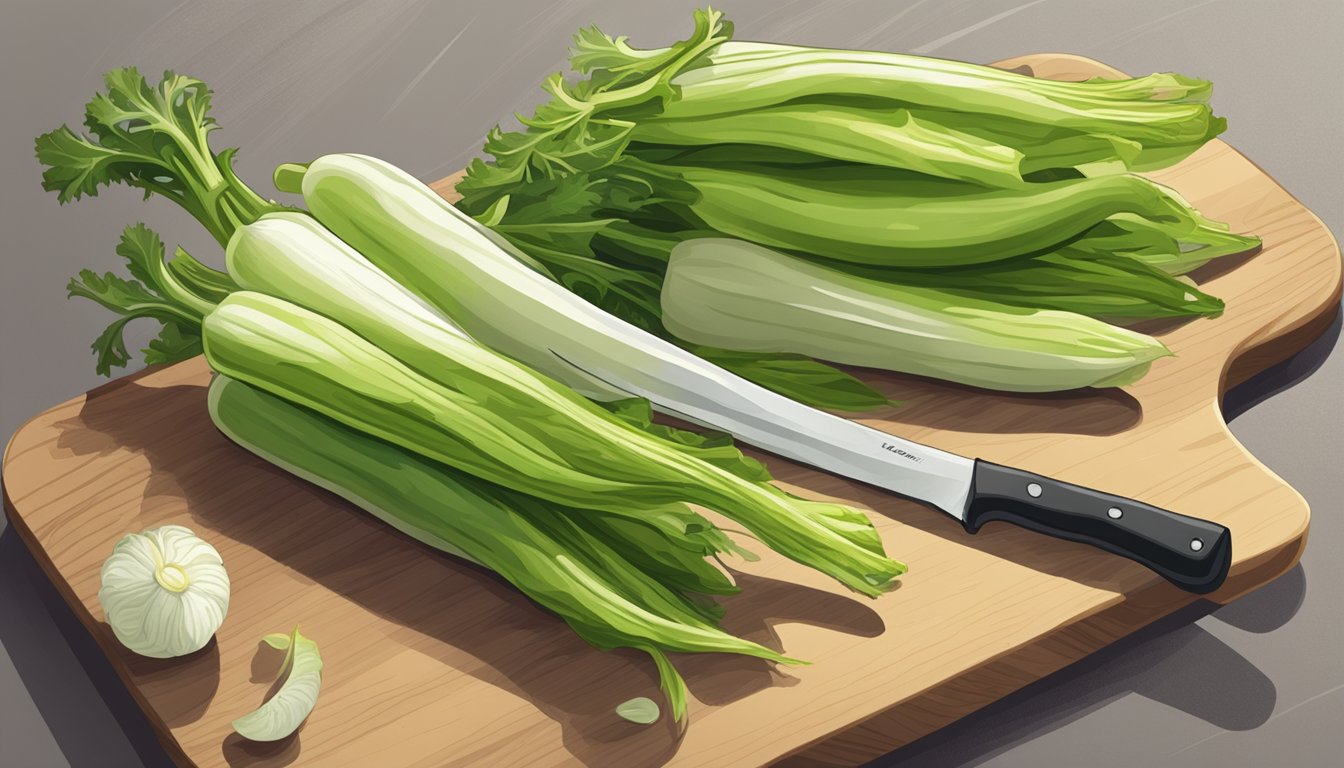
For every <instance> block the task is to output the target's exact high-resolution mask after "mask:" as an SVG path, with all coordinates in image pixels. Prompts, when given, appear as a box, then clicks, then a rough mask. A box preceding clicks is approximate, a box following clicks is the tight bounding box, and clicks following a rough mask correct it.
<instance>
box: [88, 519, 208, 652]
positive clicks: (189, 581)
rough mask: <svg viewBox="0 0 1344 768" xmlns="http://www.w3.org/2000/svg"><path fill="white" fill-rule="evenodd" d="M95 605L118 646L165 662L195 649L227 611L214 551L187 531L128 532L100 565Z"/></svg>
mask: <svg viewBox="0 0 1344 768" xmlns="http://www.w3.org/2000/svg"><path fill="white" fill-rule="evenodd" d="M102 578H103V586H102V589H99V590H98V602H100V603H102V604H103V613H104V614H106V616H107V623H108V624H110V625H111V626H112V632H113V633H114V634H115V635H116V636H117V639H118V640H120V641H121V643H122V645H125V646H126V647H127V648H130V649H131V650H132V651H135V652H136V653H138V654H140V655H142V656H152V657H154V658H156V659H166V658H171V657H174V656H183V655H185V654H188V653H191V652H193V651H199V650H200V649H202V648H204V647H205V644H206V643H208V642H210V638H211V637H212V636H213V635H214V634H215V630H216V629H219V625H220V624H221V623H222V622H223V621H224V614H225V613H227V612H228V610H229V574H228V573H226V572H225V570H224V563H223V561H222V560H221V559H220V557H219V552H218V551H216V550H215V548H214V547H212V546H210V544H208V543H207V542H206V541H204V540H203V539H200V538H198V537H197V536H196V534H194V533H192V532H191V531H190V530H189V529H187V528H184V527H182V526H180V525H165V526H163V527H161V528H155V529H152V530H148V531H145V532H144V533H129V534H127V535H126V536H124V537H122V539H121V541H118V542H117V545H116V546H115V547H114V548H113V549H112V554H111V555H110V556H109V557H108V558H107V561H106V562H104V563H103V573H102Z"/></svg>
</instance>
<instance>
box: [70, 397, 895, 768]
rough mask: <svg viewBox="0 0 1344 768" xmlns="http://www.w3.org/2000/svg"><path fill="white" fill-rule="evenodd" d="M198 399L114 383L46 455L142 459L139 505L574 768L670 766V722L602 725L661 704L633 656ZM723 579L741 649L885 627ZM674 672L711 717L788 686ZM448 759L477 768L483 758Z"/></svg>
mask: <svg viewBox="0 0 1344 768" xmlns="http://www.w3.org/2000/svg"><path fill="white" fill-rule="evenodd" d="M112 393H115V394H116V396H115V398H114V397H110V396H109V395H111V394H112ZM205 394H206V390H205V388H204V387H197V386H170V387H164V388H153V387H146V386H143V385H140V384H137V383H136V380H135V378H134V377H132V378H128V379H123V380H119V381H116V382H111V383H109V384H108V385H105V386H104V387H101V388H99V389H98V390H95V391H94V392H92V393H90V395H89V397H88V399H87V401H86V403H85V405H84V407H83V408H82V410H81V411H80V414H79V416H78V417H76V418H72V419H70V420H68V421H67V422H65V423H63V424H61V425H59V426H60V427H61V428H62V429H63V430H64V433H63V434H62V436H61V437H60V438H59V439H58V442H57V447H58V449H61V450H68V451H72V452H74V453H87V452H98V451H103V450H108V449H109V448H110V446H122V447H127V448H131V449H135V450H139V451H143V452H144V454H145V457H146V458H147V459H148V461H149V463H150V465H151V467H152V473H151V478H150V481H149V483H148V485H147V486H146V487H145V489H144V492H143V494H144V497H145V498H146V499H150V498H151V497H167V498H170V499H181V500H182V502H183V504H184V505H185V506H186V508H187V509H189V510H190V511H191V513H192V516H193V518H194V521H195V524H196V525H198V526H199V527H200V528H201V529H203V530H213V531H216V532H218V533H220V534H222V535H223V536H225V537H228V538H231V539H234V540H236V541H239V542H242V543H245V544H246V545H248V546H250V547H253V548H255V549H257V550H259V551H260V552H262V553H264V554H265V555H267V556H268V557H270V558H271V559H273V560H275V561H276V562H279V563H282V564H283V565H284V566H286V567H288V568H292V569H293V570H294V571H296V572H297V573H298V574H300V575H301V576H303V577H306V578H308V579H311V580H313V581H315V582H318V583H320V584H321V585H323V586H324V587H326V588H327V589H330V590H332V591H334V592H337V593H340V594H342V595H344V596H345V597H346V598H348V599H349V600H351V601H354V602H356V603H358V604H360V605H361V606H362V607H364V608H365V609H366V610H368V611H370V612H372V613H374V614H377V615H380V616H382V617H385V618H387V619H389V620H390V621H391V622H392V623H394V624H396V625H397V626H398V629H395V630H393V631H392V632H391V637H390V639H392V640H393V641H395V642H398V643H400V644H402V645H404V646H407V647H413V648H414V649H415V650H416V651H417V652H419V653H424V654H427V655H429V656H431V657H434V658H436V659H438V660H439V661H441V662H442V663H443V664H445V665H446V666H448V667H452V668H455V669H457V670H460V671H461V672H464V673H467V674H471V675H473V676H474V677H476V678H478V679H480V680H482V681H485V682H487V683H489V684H491V685H495V686H499V687H501V688H504V689H506V690H509V691H510V692H513V693H515V694H516V695H518V696H521V697H523V698H525V699H527V700H529V701H531V702H532V703H533V704H535V706H536V707H537V708H538V709H540V710H541V711H543V712H544V713H545V714H546V715H547V716H549V717H550V718H552V719H553V720H555V721H556V722H558V723H560V724H561V726H562V728H563V740H564V745H565V747H566V749H568V750H569V752H570V753H572V754H573V755H574V756H575V757H576V758H577V759H578V760H580V761H582V762H584V763H587V764H589V765H612V764H621V765H660V764H662V763H664V762H666V761H667V760H668V759H669V758H670V757H671V755H672V754H673V753H674V752H675V751H676V748H677V742H678V739H679V735H678V732H677V730H676V729H675V728H674V727H673V726H672V724H671V723H670V722H669V718H666V717H664V718H663V719H662V720H661V721H660V723H659V724H658V725H656V726H653V727H644V726H639V725H634V724H631V723H627V722H625V721H623V720H621V719H620V718H618V717H617V716H616V715H615V714H614V711H613V710H614V707H615V705H616V704H618V703H620V702H621V701H624V700H626V699H629V698H633V697H635V696H641V695H643V696H656V695H657V694H656V693H655V691H656V690H657V679H656V675H655V672H654V668H653V664H652V663H651V662H650V661H649V660H648V657H647V656H646V655H645V654H643V653H640V652H636V651H628V650H618V651H615V652H611V653H602V652H599V651H596V650H594V649H593V648H592V647H590V646H589V645H588V644H587V643H585V642H584V641H583V640H581V639H580V638H579V637H578V636H577V635H575V634H574V633H572V632H571V631H569V630H568V628H566V627H565V626H564V625H563V624H562V622H561V621H560V620H559V619H557V618H555V617H554V616H552V615H550V614H549V613H547V612H546V611H544V610H543V609H541V608H540V607H538V606H536V605H535V604H533V603H531V602H530V601H528V600H527V599H526V598H524V597H523V596H522V595H521V594H519V593H517V592H516V591H515V590H514V589H513V588H512V587H511V586H509V585H508V584H507V583H505V582H504V581H502V580H501V579H499V578H497V577H496V576H494V575H493V574H491V573H489V572H487V571H485V570H484V569H481V568H477V567H475V566H472V565H470V564H467V563H464V562H462V561H459V560H456V559H453V558H451V557H448V556H445V555H442V554H441V553H438V552H436V551H435V550H433V549H431V548H428V547H425V546H423V545H421V544H419V543H417V542H415V541H413V540H412V539H410V538H409V537H406V536H403V535H401V534H400V533H397V532H396V531H394V530H393V529H392V528H391V527H389V526H387V525H385V524H383V523H382V522H380V521H378V520H376V519H374V518H373V517H371V516H369V515H367V514H365V513H363V512H362V511H360V510H358V509H356V508H355V507H353V506H351V505H349V504H347V503H345V502H344V501H342V500H340V499H338V498H336V497H335V496H333V495H331V494H329V493H327V492H325V491H322V490H320V489H318V488H316V487H314V486H311V485H308V484H306V483H300V482H297V481H295V479H294V478H293V477H292V476H290V475H288V474H287V473H286V472H284V471H283V470H280V469H278V468H275V467H273V466H271V465H269V464H267V463H266V462H264V461H262V460H261V459H259V458H256V457H254V456H252V455H251V454H250V453H247V452H246V451H244V450H242V449H241V448H238V447H237V446H235V445H233V444H232V443H230V442H229V441H228V440H227V439H226V438H224V437H223V436H222V435H221V434H219V433H218V432H217V431H216V430H215V429H214V428H213V427H212V426H211V425H210V424H209V421H208V419H209V416H208V414H207V411H206V405H205ZM257 499H268V500H269V502H268V504H269V506H268V507H267V506H262V505H259V504H258V503H257ZM147 506H148V507H150V509H149V511H147V512H145V513H144V514H145V515H146V518H145V519H144V520H137V521H136V523H137V524H142V523H143V524H144V525H146V526H148V525H152V524H154V523H155V522H156V520H155V519H151V518H153V517H155V516H156V515H158V514H159V513H158V512H157V511H156V510H158V509H162V506H161V504H159V503H156V504H154V505H147ZM281 511H283V514H280V512H281ZM267 512H273V513H275V514H267ZM735 575H736V577H737V578H738V580H739V583H740V584H741V585H742V587H743V593H742V594H741V595H740V596H735V597H730V598H727V599H725V600H724V602H725V603H726V607H727V608H728V616H727V618H726V620H725V622H724V627H725V629H727V630H728V631H730V632H733V633H735V634H738V635H740V636H743V637H747V638H749V639H752V640H756V641H757V642H762V643H765V644H767V645H774V646H775V647H778V638H777V636H776V635H775V634H774V630H773V629H772V627H773V626H774V625H776V624H779V623H805V624H813V625H818V626H823V627H827V628H829V629H833V630H836V631H840V632H846V633H850V634H857V635H861V636H866V637H871V636H875V635H877V634H880V633H881V632H882V631H883V628H884V627H883V623H882V620H881V618H880V617H879V616H878V615H877V614H876V613H875V612H874V611H873V610H872V609H871V608H868V607H867V606H866V605H864V604H862V603H861V602H859V601H858V600H856V599H852V598H849V597H844V596H840V595H836V594H833V593H830V592H826V591H822V590H818V589H812V588H809V587H805V586H801V585H795V584H791V583H787V582H783V581H777V580H772V579H766V578H762V577H758V576H751V575H747V574H735ZM468 657H469V658H468ZM711 657H712V658H711ZM674 663H676V664H677V666H678V668H679V669H680V670H681V672H682V674H683V675H684V676H685V678H686V681H687V684H688V686H689V687H690V689H691V692H692V694H693V695H694V696H695V697H696V698H698V699H700V700H702V701H705V702H708V703H711V704H723V703H727V702H730V701H733V700H736V699H739V698H741V697H744V696H747V695H749V694H751V693H753V692H755V691H758V690H761V689H763V688H766V687H770V686H778V685H789V684H791V682H792V681H793V678H792V677H790V676H789V674H788V670H787V668H778V669H776V668H774V667H773V666H772V665H769V664H767V663H765V662H761V661H758V660H755V659H750V658H746V657H741V656H730V655H722V654H707V655H696V656H682V655H678V656H677V657H676V658H674ZM157 701H158V700H157V699H156V702H157ZM159 703H161V702H159ZM173 717H174V715H173V713H168V719H169V721H170V722H171V721H172V720H173ZM299 735H300V736H302V730H300V732H299ZM285 745H286V742H280V743H279V744H278V745H277V747H278V749H279V751H278V752H276V753H274V754H272V753H270V752H267V753H265V754H262V753H258V752H257V751H256V749H255V748H253V747H252V746H250V745H246V744H240V743H237V742H236V740H234V741H229V740H226V741H225V743H224V744H223V745H222V748H223V750H224V755H225V757H226V759H228V760H229V762H230V764H233V765H254V764H255V765H262V764H264V765H283V764H285V763H287V762H289V761H292V760H293V759H294V758H295V757H297V753H298V749H297V743H295V744H292V745H289V746H285ZM495 746H496V747H497V745H495ZM454 758H455V759H457V760H461V761H462V762H464V763H467V764H473V762H474V761H478V760H479V761H487V759H488V755H486V754H481V755H469V754H462V755H455V756H454Z"/></svg>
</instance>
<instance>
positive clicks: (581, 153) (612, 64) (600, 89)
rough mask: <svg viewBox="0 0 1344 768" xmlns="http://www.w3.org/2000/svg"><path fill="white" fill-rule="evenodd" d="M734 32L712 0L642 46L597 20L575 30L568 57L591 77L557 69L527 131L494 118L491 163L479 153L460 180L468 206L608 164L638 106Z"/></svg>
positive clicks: (488, 147)
mask: <svg viewBox="0 0 1344 768" xmlns="http://www.w3.org/2000/svg"><path fill="white" fill-rule="evenodd" d="M731 36H732V25H731V24H730V23H728V22H727V21H725V20H724V18H723V14H722V13H720V12H719V11H715V10H714V9H712V8H706V9H705V10H697V11H696V12H695V31H694V32H693V33H692V34H691V36H690V37H689V38H687V39H686V40H683V41H681V42H679V43H676V44H674V45H671V46H669V47H667V48H656V49H650V50H638V49H635V48H631V47H630V46H629V45H628V44H627V43H626V38H625V37H616V38H612V37H609V36H607V35H605V34H603V33H602V32H601V31H600V30H598V29H597V28H596V27H589V28H586V29H583V30H580V31H579V33H578V34H577V35H576V36H575V38H574V51H573V52H572V55H571V58H570V63H571V65H572V66H573V67H574V69H575V70H577V71H579V72H583V73H586V74H588V75H589V77H588V78H587V79H585V80H583V81H581V82H579V83H577V84H575V85H573V86H570V85H567V84H566V83H565V80H564V76H563V75H562V74H561V73H559V72H556V73H554V74H552V75H551V76H549V77H547V78H546V80H545V81H544V82H543V83H542V86H541V87H542V89H543V90H545V91H546V92H547V93H549V94H551V100H550V101H548V102H546V103H544V104H542V105H541V106H539V107H537V110H536V113H535V114H534V115H533V116H532V117H530V118H529V117H523V116H522V115H519V116H518V120H519V121H520V122H521V123H522V124H523V126H524V130H522V131H504V130H503V129H501V128H500V127H499V126H495V128H494V129H493V130H491V131H490V133H489V135H488V136H487V137H486V141H485V151H486V152H487V153H489V154H490V155H491V156H492V157H493V158H494V162H493V163H486V162H485V161H483V160H481V159H479V158H478V159H476V160H475V161H473V162H472V163H471V165H470V166H469V167H468V168H467V176H466V178H465V179H463V180H462V182H461V183H460V184H458V187H457V190H458V192H459V193H461V194H462V196H463V198H464V199H463V210H467V211H469V212H472V213H480V212H482V211H484V210H485V209H486V208H488V207H489V206H490V205H491V204H493V203H494V202H495V201H496V200H498V199H499V197H500V196H502V195H503V194H505V192H506V191H507V190H508V188H509V187H510V186H512V185H514V184H516V183H518V182H520V181H523V182H532V181H535V180H537V179H556V178H559V177H562V176H566V175H569V174H574V173H581V172H585V171H595V170H598V169H600V168H605V167H607V166H609V165H611V163H613V162H614V161H615V160H616V159H617V158H619V157H620V156H621V153H622V151H623V150H624V149H625V146H626V144H627V143H628V142H629V140H630V131H631V129H632V128H634V125H635V123H634V122H633V121H632V120H631V119H628V118H630V117H633V116H635V115H637V114H639V111H640V108H641V107H647V106H648V105H652V107H653V108H655V109H656V108H658V107H660V106H661V105H662V104H663V103H664V102H665V101H666V100H668V99H670V98H672V97H673V95H674V91H673V87H672V84H671V81H672V79H673V78H674V77H676V76H677V75H678V74H679V73H681V72H683V71H685V70H687V69H689V68H692V67H694V66H696V65H698V64H700V63H701V62H702V61H703V59H704V57H705V56H706V55H707V54H709V53H710V52H711V51H713V50H714V49H715V48H717V47H718V46H719V45H720V44H721V43H724V42H726V41H727V40H728V39H730V38H731Z"/></svg>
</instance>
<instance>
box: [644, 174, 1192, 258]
mask: <svg viewBox="0 0 1344 768" xmlns="http://www.w3.org/2000/svg"><path fill="white" fill-rule="evenodd" d="M622 162H623V163H625V164H627V166H628V167H630V168H631V169H632V170H633V171H634V172H637V173H645V174H647V175H648V176H649V177H650V178H652V179H655V180H656V179H658V178H666V179H668V180H669V181H668V182H667V183H669V184H676V183H683V184H685V185H687V186H688V187H690V188H691V189H692V190H693V191H694V194H692V195H689V196H688V199H687V202H686V203H685V206H686V209H687V210H689V211H690V213H692V214H693V215H694V217H695V219H697V220H698V221H700V222H702V223H703V224H704V225H705V226H707V227H709V228H711V229H714V230H717V231H718V232H721V233H723V234H725V235H729V236H732V237H738V238H742V239H744V240H750V241H752V242H756V243H759V244H761V245H766V246H771V247H774V248H785V249H789V250H795V251H800V252H803V253H807V254H811V255H815V256H818V257H822V258H829V259H834V260H838V261H847V262H853V263H857V264H866V265H870V266H890V267H906V268H912V267H952V266H964V265H968V264H978V263H985V262H990V261H997V260H999V259H1005V258H1011V257H1013V256H1019V255H1022V254H1027V253H1032V252H1036V251H1042V250H1046V249H1049V248H1051V247H1053V246H1056V245H1058V244H1060V243H1062V242H1064V241H1066V240H1068V239H1070V238H1072V237H1075V236H1077V235H1079V234H1081V233H1082V232H1085V231H1086V230H1088V229H1090V228H1091V227H1093V226H1094V225H1096V224H1097V223H1098V222H1100V221H1102V220H1104V219H1106V218H1108V217H1110V216H1113V215H1115V214H1118V213H1127V212H1129V213H1136V214H1139V215H1141V216H1143V217H1145V218H1152V219H1164V218H1165V219H1168V220H1171V221H1173V222H1175V221H1177V219H1178V218H1179V217H1180V216H1181V215H1182V214H1183V211H1181V210H1180V208H1179V206H1178V205H1177V204H1176V203H1174V202H1173V201H1172V200H1171V199H1170V198H1168V197H1167V196H1166V195H1164V194H1163V193H1162V192H1161V191H1160V190H1159V189H1158V188H1157V186H1156V185H1155V184H1153V183H1152V182H1150V181H1147V180H1146V179H1143V178H1140V177H1138V176H1131V175H1127V174H1122V175H1111V176H1100V177H1096V178H1081V179H1072V180H1067V181H1056V182H1049V183H1040V184H1028V185H1019V186H1016V187H1012V188H1005V189H987V188H985V187H981V186H979V185H975V184H969V183H965V182H956V181H949V180H946V179H932V178H930V177H927V176H917V175H914V174H906V173H904V172H902V171H895V170H890V169H881V168H870V167H853V166H848V167H838V168H790V169H787V170H776V171H773V172H766V171H760V172H753V171H744V170H739V169H728V168H699V167H691V166H684V167H683V166H661V167H656V168H655V167H652V166H650V165H649V164H646V163H639V162H636V161H634V160H633V158H626V159H625V160H624V161H622ZM655 183H656V181H655Z"/></svg>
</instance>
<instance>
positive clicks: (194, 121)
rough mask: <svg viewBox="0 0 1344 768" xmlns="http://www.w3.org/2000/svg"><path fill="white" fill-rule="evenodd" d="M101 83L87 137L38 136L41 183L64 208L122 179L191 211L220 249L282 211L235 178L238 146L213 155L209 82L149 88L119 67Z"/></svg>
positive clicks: (176, 78) (173, 77) (174, 78)
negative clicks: (261, 219) (245, 227)
mask: <svg viewBox="0 0 1344 768" xmlns="http://www.w3.org/2000/svg"><path fill="white" fill-rule="evenodd" d="M103 82H104V84H105V85H106V87H107V92H106V93H97V94H94V97H93V99H92V100H90V101H89V103H88V104H87V105H85V107H84V125H85V127H86V128H88V130H89V134H88V135H80V134H77V133H75V132H74V131H72V130H70V128H69V127H68V126H65V125H62V126H61V127H60V128H57V129H56V130H54V131H52V132H50V133H46V134H43V135H41V136H39V137H38V138H37V159H38V161H39V162H41V163H42V164H43V165H45V166H47V169H46V171H45V172H44V173H43V174H42V186H43V188H44V189H47V190H50V191H54V192H56V193H57V194H58V196H59V199H60V201H61V202H62V203H65V202H68V201H70V200H78V199H79V198H81V197H83V196H86V195H87V196H94V195H97V194H98V187H100V186H104V185H110V184H114V183H118V182H119V183H122V184H127V185H129V186H132V187H139V188H141V189H143V190H145V196H146V197H148V196H149V195H151V194H159V195H163V196H164V197H167V198H168V199H170V200H172V201H173V202H176V203H177V204H178V205H180V206H182V207H183V208H185V209H186V210H187V211H188V212H190V213H191V215H192V216H194V217H195V218H196V219H197V220H198V221H200V222H201V224H202V225H204V226H205V228H206V229H208V230H209V231H210V234H211V235H213V236H214V238H215V239H216V240H217V241H219V243H220V245H224V244H225V243H227V242H228V240H229V236H230V235H232V234H233V230H235V229H237V228H238V227H239V226H240V225H242V224H245V223H247V222H249V221H254V220H256V219H257V218H258V217H259V216H261V215H262V214H263V213H266V212H267V211H273V210H280V209H282V208H283V206H281V205H279V204H278V203H275V202H274V201H270V200H265V199H263V198H262V197H261V196H260V195H258V194H257V193H255V192H253V191H252V190H251V189H250V188H248V187H247V185H245V184H243V183H242V182H241V181H239V180H238V177H237V176H235V175H234V173H233V157H234V154H235V153H236V152H237V150H236V149H226V150H224V151H223V152H219V153H217V154H216V153H214V152H211V151H210V145H209V143H208V142H207V137H208V135H209V133H210V132H211V131H213V130H214V129H215V128H216V124H215V120H214V118H213V117H211V116H210V114H209V110H210V89H209V88H207V87H206V86H205V83H202V82H201V81H200V80H196V79H195V78H191V77H184V76H182V75H177V74H174V73H173V72H171V71H170V72H165V73H164V75H163V80H161V81H160V82H159V84H158V87H151V86H150V85H149V83H148V82H147V81H146V80H145V78H144V77H143V76H142V75H141V74H140V73H139V72H138V71H137V70H136V69H135V68H134V67H126V68H124V69H114V70H112V71H111V72H108V73H107V74H106V75H104V76H103Z"/></svg>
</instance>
